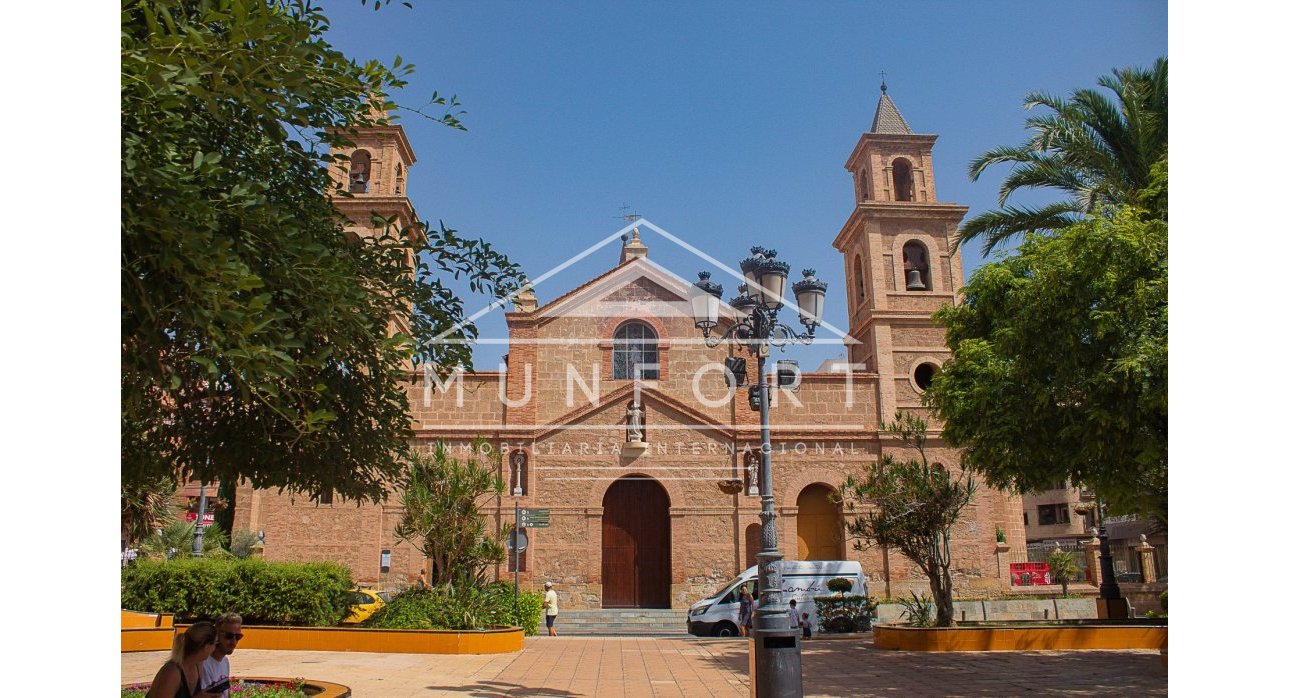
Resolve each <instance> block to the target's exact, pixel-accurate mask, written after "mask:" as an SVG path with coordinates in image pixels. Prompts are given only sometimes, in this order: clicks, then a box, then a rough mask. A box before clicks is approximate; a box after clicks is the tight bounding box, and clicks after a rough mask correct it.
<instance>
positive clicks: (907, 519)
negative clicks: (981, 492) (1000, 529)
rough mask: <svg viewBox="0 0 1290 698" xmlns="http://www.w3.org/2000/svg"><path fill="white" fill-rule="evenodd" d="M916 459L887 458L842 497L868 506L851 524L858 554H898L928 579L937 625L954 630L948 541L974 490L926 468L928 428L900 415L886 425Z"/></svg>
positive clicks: (967, 480) (961, 478)
mask: <svg viewBox="0 0 1290 698" xmlns="http://www.w3.org/2000/svg"><path fill="white" fill-rule="evenodd" d="M882 429H883V431H887V432H892V433H895V434H896V435H897V436H899V437H900V439H901V440H902V441H903V442H904V443H905V444H906V445H909V446H912V447H913V448H914V449H915V450H916V451H917V453H918V457H917V458H916V459H914V460H909V461H897V460H895V459H894V458H892V457H891V456H890V455H883V457H882V460H880V461H879V462H878V465H877V466H875V467H874V468H873V469H872V470H870V471H869V473H868V475H866V477H865V479H864V480H863V481H860V480H857V479H856V478H855V477H854V476H849V477H847V480H846V482H845V483H843V485H842V488H841V491H840V496H841V497H842V498H843V500H844V501H847V502H849V505H850V506H851V507H852V508H855V506H856V504H857V503H858V504H860V505H864V506H866V507H867V509H866V510H864V511H861V512H859V513H858V514H857V515H856V517H855V519H854V520H853V521H851V522H849V523H848V524H847V532H848V533H849V534H851V535H852V536H854V537H856V538H857V539H858V540H857V541H856V543H855V547H856V550H864V549H866V548H869V547H872V546H875V545H876V546H881V547H884V548H895V549H897V550H899V551H900V552H901V553H903V554H904V555H905V557H907V558H909V560H910V562H913V563H914V564H915V565H916V566H917V567H918V568H919V569H921V570H922V571H923V573H924V574H926V575H927V579H928V581H929V582H930V584H931V590H932V598H933V600H934V601H935V604H936V625H937V627H942V628H947V627H950V626H952V625H953V624H954V583H953V579H952V578H951V577H950V569H951V564H952V561H951V558H950V535H951V529H952V528H953V527H954V524H955V522H957V521H958V520H959V517H960V516H961V515H962V513H963V508H964V507H966V506H967V505H968V503H969V502H971V500H972V496H973V494H975V492H976V484H975V483H974V482H973V479H972V476H971V475H969V474H968V473H967V472H966V471H961V472H960V473H959V474H958V475H957V476H951V475H950V474H949V472H948V471H947V470H946V469H945V468H944V467H942V466H939V465H933V464H930V463H928V462H927V452H926V450H925V444H926V441H927V424H926V423H925V422H924V421H923V420H922V419H920V418H919V417H917V416H914V415H912V414H908V413H904V412H897V413H896V418H895V420H894V421H893V422H892V423H890V424H883V425H882Z"/></svg>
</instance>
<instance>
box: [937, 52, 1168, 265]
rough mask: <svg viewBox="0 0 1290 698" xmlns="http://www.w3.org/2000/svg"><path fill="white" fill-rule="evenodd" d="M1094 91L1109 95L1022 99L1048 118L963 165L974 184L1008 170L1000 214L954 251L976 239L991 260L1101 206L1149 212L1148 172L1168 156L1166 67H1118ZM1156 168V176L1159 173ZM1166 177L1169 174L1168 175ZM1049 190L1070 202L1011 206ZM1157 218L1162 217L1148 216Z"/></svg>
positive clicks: (982, 222) (981, 222) (973, 229)
mask: <svg viewBox="0 0 1290 698" xmlns="http://www.w3.org/2000/svg"><path fill="white" fill-rule="evenodd" d="M1097 82H1098V84H1099V85H1101V86H1102V87H1104V88H1106V89H1107V90H1110V91H1111V93H1113V95H1114V99H1112V98H1111V97H1110V96H1108V95H1107V94H1106V92H1103V91H1099V90H1095V89H1088V88H1084V89H1080V90H1076V91H1075V92H1074V93H1073V94H1071V96H1070V98H1069V99H1063V98H1061V97H1056V96H1053V95H1051V94H1047V93H1044V92H1032V93H1030V94H1028V95H1026V99H1025V103H1024V104H1025V108H1026V109H1027V110H1030V109H1034V108H1035V107H1047V108H1048V109H1049V110H1050V112H1051V113H1044V114H1039V115H1036V116H1031V117H1028V118H1027V119H1026V128H1027V129H1028V130H1029V131H1030V132H1031V136H1030V140H1029V141H1027V142H1026V143H1025V144H1024V145H1020V146H1000V147H997V148H993V149H991V150H988V151H986V152H984V153H982V154H981V155H980V156H978V157H977V158H976V159H975V160H973V161H972V163H971V164H970V165H969V166H968V174H969V176H971V178H972V181H976V180H977V178H979V177H980V176H981V173H983V172H985V170H986V169H988V168H989V167H990V166H991V165H995V164H999V163H1011V164H1012V166H1013V167H1012V172H1010V173H1009V174H1008V176H1007V177H1006V178H1005V179H1004V180H1003V182H1002V183H1001V184H1000V185H999V210H996V211H987V212H986V213H982V214H980V215H978V216H976V217H974V218H972V219H971V220H969V221H967V222H966V223H964V224H963V229H962V230H961V231H959V236H958V239H957V240H955V243H954V245H955V248H956V249H957V247H958V246H959V245H961V244H963V243H964V242H966V241H968V240H975V239H978V238H980V239H982V241H983V243H984V246H985V250H984V251H985V252H986V253H989V252H990V251H991V250H993V249H994V248H995V246H997V245H999V244H1000V243H1001V242H1003V241H1005V240H1008V239H1010V238H1013V237H1015V236H1017V235H1021V234H1024V233H1028V232H1032V231H1037V230H1046V231H1056V230H1061V229H1062V228H1065V227H1067V226H1069V225H1071V224H1072V223H1074V222H1075V221H1077V220H1079V219H1080V218H1082V217H1083V216H1084V215H1086V214H1089V213H1093V212H1094V211H1096V210H1098V209H1099V208H1101V207H1102V206H1105V205H1107V204H1130V205H1135V206H1145V207H1148V208H1151V207H1152V202H1153V201H1157V200H1159V198H1158V195H1157V197H1151V198H1148V197H1144V196H1143V195H1142V194H1143V190H1144V189H1147V188H1148V187H1149V186H1150V185H1151V184H1152V180H1153V177H1152V168H1153V167H1154V166H1157V165H1158V164H1160V163H1163V162H1165V161H1167V157H1168V152H1169V61H1168V59H1166V58H1157V59H1156V62H1155V64H1154V65H1152V66H1151V67H1150V68H1148V69H1146V70H1143V69H1141V68H1121V69H1117V70H1114V71H1112V73H1111V75H1103V76H1102V77H1101V78H1099V79H1098V81H1097ZM1164 171H1166V170H1165V168H1163V167H1161V168H1158V170H1157V172H1158V173H1159V172H1164ZM1166 176H1167V175H1166ZM1042 188H1052V189H1057V190H1060V191H1062V192H1064V193H1065V194H1066V195H1067V197H1068V198H1066V199H1064V200H1062V201H1058V202H1056V203H1051V204H1048V205H1046V206H1041V207H1039V208H1030V207H1026V206H1010V205H1008V200H1009V198H1011V196H1012V195H1013V194H1014V193H1016V192H1017V191H1019V190H1022V189H1042ZM1150 212H1151V213H1153V214H1155V215H1157V216H1158V217H1161V218H1163V217H1164V212H1163V211H1150Z"/></svg>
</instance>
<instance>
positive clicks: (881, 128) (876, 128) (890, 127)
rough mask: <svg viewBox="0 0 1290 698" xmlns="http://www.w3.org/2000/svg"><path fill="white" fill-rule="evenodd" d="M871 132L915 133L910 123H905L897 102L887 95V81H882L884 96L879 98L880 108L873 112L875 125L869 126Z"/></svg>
mask: <svg viewBox="0 0 1290 698" xmlns="http://www.w3.org/2000/svg"><path fill="white" fill-rule="evenodd" d="M869 132H870V133H892V134H900V135H909V134H913V131H911V130H910V129H909V124H907V123H905V117H903V116H901V115H900V110H899V109H897V108H896V103H895V102H893V101H891V97H888V96H887V83H886V81H884V82H883V83H882V96H881V97H879V98H878V109H877V110H876V111H874V113H873V125H872V126H870V127H869Z"/></svg>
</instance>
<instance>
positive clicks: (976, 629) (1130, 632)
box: [873, 620, 1169, 652]
mask: <svg viewBox="0 0 1290 698" xmlns="http://www.w3.org/2000/svg"><path fill="white" fill-rule="evenodd" d="M1168 633H1169V630H1168V628H1167V627H1165V626H1164V625H1160V624H1151V623H1147V622H1144V621H1140V620H1139V621H1127V622H1114V621H1109V622H1108V621H1089V620H1074V621H1064V622H1062V621H1059V622H1055V623H1020V622H1019V623H1009V624H999V623H963V624H960V625H958V626H956V627H953V628H913V627H909V626H906V625H887V624H883V625H877V626H875V627H874V632H873V641H874V645H876V646H877V647H879V648H881V649H887V650H906V651H911V652H998V651H1017V650H1126V649H1147V650H1159V649H1160V648H1162V647H1164V646H1165V643H1166V642H1167V640H1168V637H1169V635H1168Z"/></svg>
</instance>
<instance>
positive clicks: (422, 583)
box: [417, 570, 426, 589]
mask: <svg viewBox="0 0 1290 698" xmlns="http://www.w3.org/2000/svg"><path fill="white" fill-rule="evenodd" d="M417 588H418V589H424V588H426V571H425V570H421V571H420V572H419V573H417Z"/></svg>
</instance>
